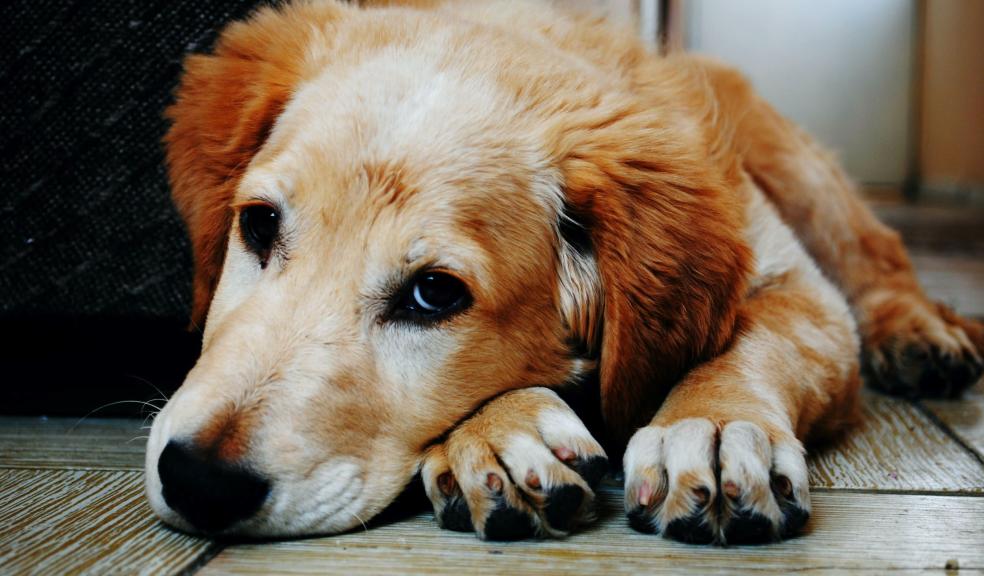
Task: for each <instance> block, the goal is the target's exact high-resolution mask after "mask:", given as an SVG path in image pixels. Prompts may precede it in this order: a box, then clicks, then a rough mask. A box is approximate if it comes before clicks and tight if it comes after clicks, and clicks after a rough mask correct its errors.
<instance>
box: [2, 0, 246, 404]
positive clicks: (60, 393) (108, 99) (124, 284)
mask: <svg viewBox="0 0 984 576" xmlns="http://www.w3.org/2000/svg"><path fill="white" fill-rule="evenodd" d="M257 4H258V1H257V0H222V1H221V2H207V1H205V2H203V1H201V0H166V1H165V0H5V1H4V2H3V4H2V6H0V16H2V18H0V333H2V334H3V336H4V337H5V340H9V343H8V344H7V345H4V346H2V347H0V370H2V372H3V375H2V376H0V380H2V381H4V382H6V385H3V386H0V388H2V389H3V396H2V397H0V410H4V409H6V410H7V411H31V410H34V408H33V407H34V404H32V402H40V401H42V400H43V398H45V397H48V396H50V397H51V398H52V400H51V401H50V402H49V401H45V402H47V403H46V404H44V406H45V411H48V412H59V411H72V410H84V409H86V408H88V407H89V406H87V405H85V404H91V402H83V403H82V404H83V405H79V404H78V403H76V404H75V405H74V406H70V407H68V408H57V407H55V405H54V404H53V403H54V402H55V401H56V398H58V397H61V398H66V397H68V398H71V397H73V394H74V397H80V398H91V399H93V400H95V399H97V398H100V397H101V398H109V399H112V398H113V397H114V396H115V395H117V394H118V395H121V396H123V397H143V396H144V395H143V392H142V390H141V392H140V393H137V390H138V388H137V387H135V386H136V385H135V384H134V382H135V381H137V379H139V378H145V379H149V380H156V381H157V382H160V383H161V384H163V385H164V386H165V387H173V384H174V383H175V381H179V380H180V377H181V375H182V374H181V373H182V372H183V370H185V369H186V368H187V365H188V364H189V362H190V360H189V356H191V360H193V355H194V352H193V346H191V345H189V343H188V340H187V337H186V336H185V335H184V334H183V332H182V330H181V327H182V326H183V324H184V323H185V322H186V321H187V317H188V312H189V307H190V304H191V288H190V285H191V257H190V250H189V246H188V242H187V239H186V238H185V233H184V229H183V226H182V224H181V221H180V219H179V218H178V216H177V214H176V213H175V211H174V208H173V207H172V206H171V202H170V198H169V192H168V187H167V180H166V176H165V168H164V163H163V150H162V145H161V138H162V136H163V135H164V132H165V131H166V129H167V123H166V121H165V120H164V119H163V118H162V112H163V110H164V108H165V107H166V106H167V104H168V103H169V102H170V100H171V95H172V92H173V90H174V87H175V85H176V83H177V80H178V77H179V74H180V71H181V60H182V57H183V55H184V54H186V53H188V52H192V51H205V50H207V49H208V48H209V47H210V45H211V43H212V42H213V41H214V38H215V36H216V33H217V31H218V30H219V29H220V28H221V26H222V25H223V24H225V23H227V22H229V21H230V20H233V19H236V18H241V17H243V16H244V15H246V14H248V13H249V12H250V10H251V9H253V8H254V7H255V6H256V5H257ZM165 381H166V382H165ZM140 387H141V388H142V389H148V390H149V389H150V388H149V387H148V386H145V385H140ZM65 390H72V391H73V394H65V393H64V392H65ZM11 398H13V399H11ZM5 400H7V401H6V402H5Z"/></svg>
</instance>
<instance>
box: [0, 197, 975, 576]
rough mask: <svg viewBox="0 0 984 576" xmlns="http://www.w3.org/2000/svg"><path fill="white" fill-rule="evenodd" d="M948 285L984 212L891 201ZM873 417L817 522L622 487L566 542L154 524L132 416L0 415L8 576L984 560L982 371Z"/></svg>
mask: <svg viewBox="0 0 984 576" xmlns="http://www.w3.org/2000/svg"><path fill="white" fill-rule="evenodd" d="M879 212H880V213H881V214H882V216H883V218H885V219H886V220H888V221H889V222H891V223H892V224H893V225H895V226H896V227H898V228H899V229H901V230H902V231H903V234H904V236H905V237H906V239H907V242H908V243H909V244H910V246H912V250H913V256H914V260H915V262H916V264H917V267H918V268H919V270H920V275H921V277H922V279H923V281H924V283H925V284H926V286H927V287H928V288H929V290H930V291H931V293H933V294H934V295H935V296H936V297H937V298H939V299H941V300H944V301H946V302H948V303H949V304H951V305H953V306H955V307H956V308H957V309H958V310H959V311H961V312H962V313H964V314H970V315H973V316H978V317H984V214H982V213H980V212H967V211H964V210H953V209H947V208H924V209H920V210H914V209H913V208H911V207H906V206H897V205H886V206H882V207H880V208H879ZM864 399H865V417H864V420H863V423H862V424H861V425H860V426H859V427H858V428H857V429H856V430H854V431H853V432H852V433H851V434H850V435H849V436H847V437H846V438H844V439H843V440H842V441H841V442H840V443H838V444H836V445H834V446H831V447H829V448H826V449H824V450H823V451H821V452H819V453H817V454H814V455H813V456H812V458H811V461H810V474H811V483H812V485H813V504H814V514H813V518H812V519H811V521H810V524H809V525H808V529H807V533H806V534H805V535H804V536H802V537H799V538H796V539H794V540H791V541H787V542H783V543H780V544H774V545H769V546H755V547H738V546H736V547H730V548H712V547H705V546H690V545H685V544H679V543H675V542H669V541H666V540H663V539H661V538H659V537H655V536H650V535H644V534H639V533H636V532H633V531H632V530H631V529H629V528H628V526H627V524H626V522H625V520H624V517H623V515H622V513H621V510H622V503H621V491H620V490H619V488H618V486H617V485H616V484H615V483H609V484H606V485H605V487H603V489H602V492H601V514H600V520H599V522H598V523H597V524H596V525H594V526H592V527H591V528H589V529H587V530H585V531H583V532H581V533H579V534H576V535H574V536H572V537H570V538H568V539H567V540H563V541H539V542H520V543H513V544H502V543H485V542H480V541H479V540H477V539H476V538H474V537H473V536H471V535H468V534H459V533H453V532H444V531H441V530H439V529H438V528H437V526H436V525H435V523H434V521H433V518H432V517H431V516H430V515H429V514H420V515H419V516H416V517H413V518H411V519H408V520H403V521H400V522H395V523H391V524H388V525H384V526H381V527H376V528H372V529H370V530H368V531H362V530H359V531H356V532H353V533H350V534H346V535H342V536H335V537H326V538H312V539H307V540H295V541H288V542H275V543H258V544H235V545H227V546H223V545H220V544H217V543H213V542H210V541H207V540H201V539H198V538H194V537H189V536H185V535H182V534H178V533H176V532H172V531H170V530H168V529H167V528H165V527H163V526H161V525H160V524H159V523H158V522H157V521H156V519H155V518H154V517H153V515H152V514H151V511H150V509H149V508H148V507H147V504H146V503H145V501H144V497H143V484H142V481H143V480H142V476H143V475H142V472H141V470H142V467H143V444H144V439H143V438H144V436H145V434H146V430H145V429H143V428H141V425H142V423H141V422H140V421H136V420H101V419H97V418H88V419H85V420H84V421H82V422H77V421H76V420H74V419H45V418H10V417H8V418H0V574H16V573H43V574H64V573H72V572H87V573H95V574H101V573H108V572H114V573H177V572H185V573H192V572H199V573H201V574H225V573H256V574H268V573H297V574H304V573H310V574H327V573H340V574H351V573H390V572H415V573H455V574H459V573H467V574H485V573H489V574H498V573H513V574H519V573H543V574H556V573H573V574H578V575H579V576H580V575H586V574H596V573H597V574H612V573H664V572H666V573H671V572H682V571H692V572H693V573H696V574H705V573H735V572H741V571H748V572H757V573H763V572H782V573H788V572H793V571H795V572H823V573H827V572H831V573H836V572H845V573H847V572H849V573H860V572H871V573H886V572H916V571H946V573H948V574H957V573H958V572H959V573H961V574H964V573H977V574H984V384H981V383H978V385H977V387H975V388H974V389H973V390H972V391H971V393H970V394H969V396H968V397H967V398H965V399H964V400H963V401H960V402H949V401H935V402H920V403H911V402H907V401H903V400H898V399H894V398H888V397H885V396H881V395H879V394H875V393H866V394H865V398H864Z"/></svg>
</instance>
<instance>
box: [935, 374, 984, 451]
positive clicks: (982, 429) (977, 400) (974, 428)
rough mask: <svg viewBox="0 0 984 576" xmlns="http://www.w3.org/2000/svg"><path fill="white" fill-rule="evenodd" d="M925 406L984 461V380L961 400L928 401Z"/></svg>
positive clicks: (968, 391)
mask: <svg viewBox="0 0 984 576" xmlns="http://www.w3.org/2000/svg"><path fill="white" fill-rule="evenodd" d="M923 405H924V406H925V407H926V409H927V410H929V411H930V412H931V413H932V414H933V415H934V416H936V417H937V418H939V420H940V421H941V422H943V424H944V425H945V426H947V427H948V428H949V429H950V430H951V431H952V432H953V433H954V434H956V435H957V437H958V438H960V440H961V441H962V442H964V444H966V445H967V446H970V447H971V448H972V449H973V450H974V451H975V452H976V453H977V455H978V456H979V457H980V458H982V459H984V380H982V381H981V382H978V383H977V385H976V386H974V387H973V388H971V389H970V390H967V392H966V393H965V394H964V397H963V398H961V399H960V400H926V401H923Z"/></svg>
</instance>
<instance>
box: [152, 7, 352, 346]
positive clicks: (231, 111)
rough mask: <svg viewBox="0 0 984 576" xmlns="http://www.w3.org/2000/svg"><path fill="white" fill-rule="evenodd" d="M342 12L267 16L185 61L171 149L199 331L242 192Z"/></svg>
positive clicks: (269, 12) (307, 10)
mask: <svg viewBox="0 0 984 576" xmlns="http://www.w3.org/2000/svg"><path fill="white" fill-rule="evenodd" d="M340 11H341V7H340V6H337V5H335V4H329V3H324V4H320V5H317V6H315V5H310V4H299V5H297V6H295V7H286V8H282V9H279V10H275V9H271V8H267V9H264V10H261V11H259V12H257V13H256V14H254V15H253V16H252V17H251V18H250V19H249V20H247V21H245V22H237V23H234V24H232V25H230V26H228V27H227V28H226V29H225V30H224V31H223V32H222V34H221V35H220V37H219V40H218V42H217V44H216V47H215V49H214V51H213V53H212V54H210V55H192V56H189V57H188V58H187V59H186V60H185V71H184V76H183V77H182V79H181V84H180V85H179V87H178V89H177V92H176V101H175V103H174V105H172V106H171V107H170V108H168V110H167V112H166V116H167V117H168V118H169V119H170V120H171V121H172V125H171V128H170V130H169V131H168V133H167V135H166V136H165V138H164V142H165V145H166V149H167V163H168V171H169V176H170V180H171V189H172V198H173V200H174V203H175V205H176V206H177V208H178V212H179V213H180V214H181V216H182V217H183V218H184V220H185V223H186V225H187V227H188V233H189V235H190V237H191V244H192V252H193V257H194V262H195V278H194V306H193V310H192V324H193V325H197V326H199V327H200V326H202V325H203V322H204V320H205V316H206V314H207V313H208V308H209V304H210V303H211V300H212V295H213V293H214V291H215V286H216V284H217V283H218V280H219V275H220V273H221V269H222V264H223V260H224V258H225V251H226V244H227V237H228V234H229V227H230V225H231V209H230V206H229V205H230V202H231V200H232V197H233V194H234V192H235V189H236V186H237V185H238V184H239V180H240V178H241V177H242V175H243V172H244V171H245V169H246V167H247V166H248V165H249V162H250V160H252V158H253V156H254V155H255V154H256V153H257V152H258V151H259V149H260V147H261V146H262V145H263V143H264V142H265V140H266V138H267V136H268V134H269V132H270V130H271V128H272V127H273V124H274V122H275V121H276V119H277V117H278V116H279V115H280V113H281V112H282V111H283V108H284V106H285V104H286V102H287V100H288V98H289V97H290V95H291V93H292V91H293V89H294V87H295V86H297V84H298V82H299V81H300V79H301V77H302V75H303V74H304V70H303V67H304V65H305V50H306V47H307V43H308V39H309V37H310V35H311V34H312V33H314V32H315V31H316V30H317V26H318V24H322V25H323V24H326V23H327V22H329V21H330V20H332V19H334V18H336V17H337V16H338V13H339V12H340Z"/></svg>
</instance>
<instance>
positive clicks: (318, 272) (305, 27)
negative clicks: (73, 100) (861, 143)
mask: <svg viewBox="0 0 984 576" xmlns="http://www.w3.org/2000/svg"><path fill="white" fill-rule="evenodd" d="M401 4H412V6H399V7H387V8H358V7H354V6H348V5H344V4H340V3H334V2H329V1H325V2H320V3H305V4H296V5H293V6H289V7H286V8H283V9H280V10H264V11H261V12H260V13H259V14H257V15H256V16H255V17H254V18H253V19H251V20H250V21H249V22H246V23H239V24H235V25H233V26H231V27H229V28H228V29H227V30H226V31H225V32H224V33H223V36H222V38H221V40H220V41H219V44H218V46H217V48H216V49H215V52H214V54H213V55H211V56H193V57H191V58H190V59H189V61H188V65H187V71H186V76H185V78H184V81H183V83H182V86H181V88H180V89H179V92H178V98H177V103H176V104H175V106H174V107H173V108H172V109H171V110H170V116H171V118H172V119H173V121H174V125H173V127H172V129H171V132H170V133H169V135H168V159H169V164H170V169H171V176H172V182H173V185H174V197H175V201H176V203H177V205H178V207H179V209H180V211H181V213H182V215H183V216H184V217H185V219H186V221H187V223H188V227H189V232H190V234H191V238H192V242H193V247H194V251H195V258H196V279H195V311H194V315H195V319H196V321H197V322H199V323H200V322H202V321H204V318H205V315H206V313H207V314H208V322H207V324H206V326H205V336H204V346H203V352H202V358H201V360H200V361H199V363H198V365H197V366H196V367H195V369H194V370H193V371H192V372H191V373H190V374H189V376H188V378H187V381H186V382H185V384H184V385H183V386H182V388H181V389H180V390H179V391H178V393H177V394H175V396H174V398H172V399H171V401H170V402H169V404H168V405H167V407H166V408H165V409H164V411H163V412H162V413H161V414H160V416H159V417H158V418H157V420H156V421H155V424H154V429H153V433H152V435H151V440H150V443H149V445H148V454H147V487H148V494H149V497H150V501H151V503H152V505H153V506H154V508H155V510H156V511H157V512H158V513H159V514H160V515H161V517H162V518H164V519H165V520H166V521H167V522H169V523H171V524H173V525H175V526H178V527H181V528H185V529H191V530H196V531H204V532H211V533H239V534H249V535H296V534H307V533H325V532H337V531H341V530H346V529H348V528H351V527H353V526H356V525H358V524H359V522H360V520H364V519H367V518H368V517H369V516H372V515H374V514H376V513H378V512H379V511H380V510H382V509H383V508H384V507H385V506H386V505H387V504H388V503H389V502H391V501H392V499H393V498H394V497H395V496H396V495H397V494H398V493H399V491H400V490H401V489H402V488H403V487H404V486H405V485H406V484H407V483H408V482H409V481H411V479H412V478H413V476H414V475H415V474H416V473H417V472H418V471H419V472H420V473H421V476H422V478H423V482H424V484H425V488H426V489H427V493H428V495H429V497H430V498H431V500H432V502H433V503H434V506H435V512H436V516H437V518H438V520H439V521H440V522H441V523H442V524H443V525H445V526H446V527H451V528H458V529H474V530H475V531H476V532H477V533H478V534H479V535H481V536H483V537H489V538H515V537H524V536H530V535H533V534H540V535H555V536H556V535H563V534H566V533H568V532H569V531H570V530H571V529H573V528H574V527H575V526H576V525H577V524H578V523H579V522H581V521H583V520H585V519H586V518H587V517H588V516H589V515H590V509H591V500H592V498H593V488H594V486H595V484H596V482H597V481H598V479H599V478H600V476H601V475H602V474H603V472H604V466H603V462H604V454H605V453H604V451H603V449H602V448H601V446H600V445H599V444H598V442H596V441H595V439H594V438H593V437H592V432H594V433H596V434H600V433H604V435H605V437H606V438H607V439H608V442H609V447H610V449H612V450H614V451H621V450H622V449H624V450H625V455H624V466H625V478H626V507H627V512H628V513H629V516H630V519H632V521H633V524H634V525H635V526H637V527H639V528H640V529H646V530H658V531H661V532H663V533H665V534H668V535H670V536H672V537H675V538H680V539H684V540H689V541H711V540H718V541H732V542H734V541H752V540H767V539H770V538H774V537H779V536H784V535H789V534H793V533H795V532H796V531H797V530H799V529H800V527H801V526H802V525H803V523H804V522H805V520H806V518H807V516H808V514H809V509H810V508H809V494H808V483H807V471H806V464H805V460H804V451H803V442H804V441H806V440H808V439H810V438H814V437H819V436H826V435H829V434H831V433H833V432H836V431H838V430H840V429H842V428H843V426H844V425H845V423H847V422H849V421H851V419H852V418H853V417H854V414H855V410H856V404H857V390H858V386H859V382H860V380H859V354H860V350H861V349H862V348H863V349H864V352H865V355H864V359H863V363H864V365H865V367H866V368H869V369H870V370H869V371H870V374H871V376H872V379H873V381H874V382H875V383H876V384H879V385H881V386H883V387H885V388H889V389H896V390H898V391H902V392H905V393H914V392H919V393H924V394H951V393H955V392H958V391H959V389H961V388H962V387H964V386H966V385H967V384H969V383H972V382H973V381H975V380H976V378H977V376H979V374H980V353H981V350H982V348H984V336H982V333H981V328H980V326H979V325H977V324H974V323H971V322H969V321H966V320H964V319H962V318H959V317H957V316H955V315H954V314H952V313H951V312H950V311H949V310H947V309H945V308H943V307H940V306H938V305H936V304H933V303H931V302H930V301H929V300H928V299H927V298H926V297H925V295H924V294H923V292H922V291H921V289H920V288H919V286H918V284H917V282H916V280H915V279H914V276H913V271H912V267H911V264H910V263H909V260H908V258H907V257H906V254H905V252H904V250H903V247H902V244H901V243H900V241H899V238H898V236H897V235H896V234H895V233H893V232H891V231H889V230H888V229H886V228H885V227H884V226H882V225H881V224H880V223H879V222H877V220H876V219H875V218H874V217H873V216H872V215H871V213H870V212H869V211H868V210H867V208H865V207H864V206H863V204H862V203H861V202H860V200H859V199H858V198H857V196H856V195H855V192H854V190H853V187H852V185H851V184H850V183H849V181H848V180H847V178H846V177H845V176H844V175H843V173H842V172H841V170H840V168H838V167H837V165H836V164H835V163H834V162H833V161H832V160H831V158H830V156H829V155H828V154H826V153H825V152H824V151H822V150H821V149H820V148H819V147H818V146H817V145H816V144H814V143H813V142H812V141H811V140H810V139H809V138H808V137H807V136H806V135H804V134H803V133H802V132H801V131H800V130H798V129H797V128H796V127H794V126H793V125H791V124H790V123H789V122H788V121H786V120H784V119H783V118H781V117H780V116H778V115H777V114H776V113H775V112H774V111H773V110H772V109H771V108H770V107H769V106H768V105H767V104H765V103H764V102H763V101H761V100H760V99H759V98H758V97H757V96H756V95H755V94H754V93H753V92H752V91H751V89H750V88H749V87H748V85H747V84H746V83H745V82H744V81H743V80H742V78H741V77H740V76H738V75H737V74H736V73H734V72H732V71H730V70H728V69H727V68H724V67H721V66H719V65H717V64H714V63H712V62H707V61H704V60H700V59H696V58H693V57H686V56H674V57H669V58H658V57H656V56H654V55H652V54H649V53H647V52H646V51H645V50H644V48H643V47H642V46H640V45H639V44H638V43H637V42H636V41H635V40H633V39H632V38H631V35H630V34H628V33H626V32H624V31H623V32H619V31H617V30H612V29H609V28H608V27H607V26H605V25H603V24H602V23H600V22H599V21H598V20H596V19H593V18H590V17H586V16H580V15H570V14H566V13H562V12H559V11H555V10H554V9H553V8H551V7H549V6H547V5H541V4H536V5H533V4H530V3H528V2H509V1H505V2H483V1H474V2H469V1H461V2H440V1H432V2H409V3H407V2H404V3H401ZM858 334H860V339H859V337H858ZM919 354H922V356H921V358H922V360H921V361H920V362H916V361H914V359H916V358H919V357H920V356H919ZM592 380H594V381H596V382H597V383H598V395H597V397H596V404H597V405H598V407H599V410H600V413H601V416H602V421H603V428H604V429H603V430H592V431H589V430H588V429H587V428H586V427H585V426H584V424H582V422H581V420H579V419H578V417H577V416H576V415H575V414H574V413H573V412H572V410H571V409H570V408H569V407H568V406H567V405H566V404H565V403H564V402H563V401H562V400H561V399H560V397H558V396H557V394H555V393H554V392H552V391H551V390H549V389H550V388H554V389H561V390H563V389H565V388H571V387H578V386H582V385H584V384H583V383H585V382H590V381H592Z"/></svg>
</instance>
